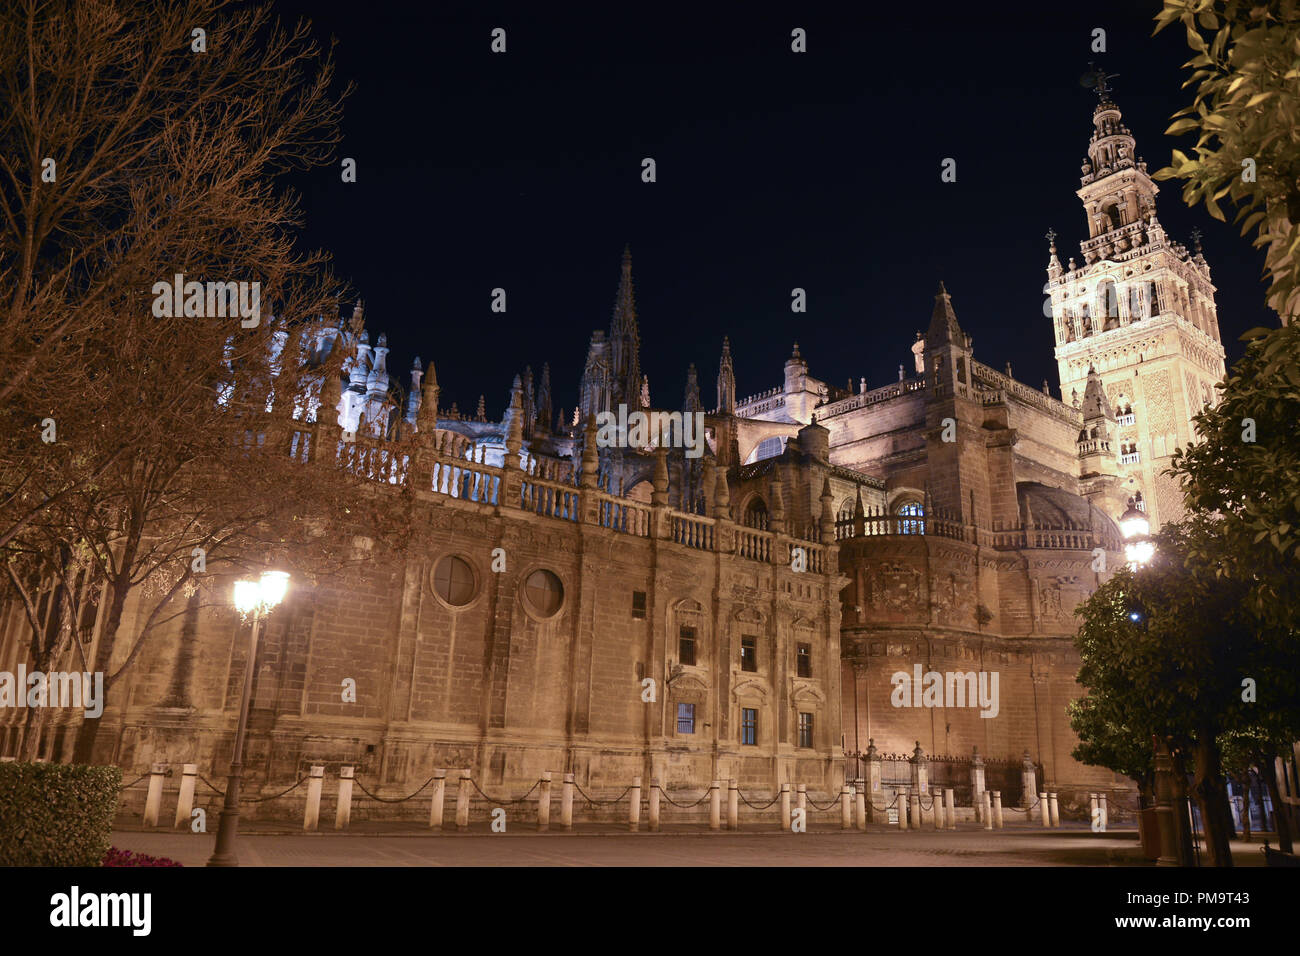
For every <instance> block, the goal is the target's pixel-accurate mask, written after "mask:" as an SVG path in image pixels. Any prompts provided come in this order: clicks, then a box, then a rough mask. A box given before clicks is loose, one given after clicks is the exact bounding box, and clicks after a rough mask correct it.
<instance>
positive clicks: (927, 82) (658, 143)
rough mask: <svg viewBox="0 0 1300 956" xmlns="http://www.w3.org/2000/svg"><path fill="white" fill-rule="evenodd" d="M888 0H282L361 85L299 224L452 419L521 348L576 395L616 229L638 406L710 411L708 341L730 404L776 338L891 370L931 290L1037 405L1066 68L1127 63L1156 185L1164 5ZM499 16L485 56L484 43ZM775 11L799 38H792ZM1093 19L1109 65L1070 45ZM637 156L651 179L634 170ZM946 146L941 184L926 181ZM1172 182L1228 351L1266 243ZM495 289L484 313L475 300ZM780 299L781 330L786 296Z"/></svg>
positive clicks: (904, 352)
mask: <svg viewBox="0 0 1300 956" xmlns="http://www.w3.org/2000/svg"><path fill="white" fill-rule="evenodd" d="M900 6H902V7H903V10H904V12H900V13H882V8H881V6H880V5H878V4H875V3H870V4H855V5H848V4H844V5H840V6H839V7H837V6H831V7H825V8H823V7H821V6H809V5H807V4H804V3H799V4H794V3H792V4H786V5H780V4H776V5H772V6H769V7H766V8H762V9H757V8H756V9H754V10H751V9H750V8H749V6H748V5H740V4H728V5H726V8H724V9H725V12H718V11H713V10H705V9H701V8H699V7H684V8H674V7H669V6H668V5H664V4H659V3H641V4H618V5H614V4H605V5H603V6H602V7H593V8H592V9H590V10H587V9H582V8H575V7H571V6H565V7H564V8H563V9H561V10H558V11H557V10H556V9H554V8H553V6H552V5H551V4H544V5H543V4H535V3H534V4H528V5H517V6H513V5H505V4H492V3H480V4H460V3H442V2H435V3H430V4H427V5H426V4H411V5H406V4H379V3H375V4H369V5H365V4H362V5H358V4H356V3H352V2H349V3H347V4H332V3H322V2H319V0H294V2H283V0H282V2H279V3H276V4H275V7H276V8H277V9H278V10H279V11H281V13H282V14H283V15H284V16H286V17H287V18H296V17H297V16H298V15H300V14H303V13H306V14H308V15H309V16H310V18H311V20H312V22H313V27H314V30H315V32H316V33H317V34H318V35H319V36H320V37H322V38H328V37H329V36H334V37H337V39H338V40H339V46H338V49H337V59H338V66H339V76H340V78H341V79H350V80H353V81H355V82H356V84H357V91H356V93H355V94H354V95H353V97H352V98H351V99H350V100H349V101H348V103H347V105H346V107H345V120H344V142H343V145H342V148H341V149H340V152H339V155H340V157H342V156H350V157H354V158H355V159H356V160H357V170H358V181H357V182H356V183H355V184H344V183H342V182H341V181H340V176H339V171H338V167H337V166H336V167H334V168H330V169H320V170H316V171H313V172H312V173H311V174H309V175H306V176H300V177H298V178H297V179H295V180H293V183H294V185H295V186H296V188H298V189H299V190H300V191H301V192H302V193H303V194H304V206H305V210H306V214H307V220H308V228H307V231H306V234H305V236H304V240H305V242H306V243H307V244H308V245H311V246H320V247H325V248H327V249H329V250H331V251H332V252H333V254H334V256H335V267H336V270H337V271H338V272H339V273H340V274H341V275H342V276H344V277H346V278H348V279H349V280H350V281H351V282H352V283H353V285H354V287H355V288H356V289H357V291H358V292H360V294H361V295H362V297H363V298H364V300H365V303H366V316H367V328H368V329H369V330H370V335H371V340H372V341H374V339H375V337H376V336H377V335H378V333H380V332H387V333H388V337H389V344H390V346H391V347H392V354H391V355H390V362H389V367H390V369H392V370H396V371H397V372H399V373H400V374H401V381H402V384H403V386H404V387H405V385H406V384H407V381H408V379H407V377H406V370H407V369H409V368H410V362H411V358H412V356H414V355H416V354H418V355H420V356H421V357H422V358H423V359H424V360H425V361H426V363H427V362H428V361H429V360H430V359H432V360H433V361H434V362H435V363H436V366H437V372H438V379H439V382H440V384H441V386H442V390H443V391H442V402H441V404H442V405H443V406H444V407H449V406H450V405H451V403H452V402H453V401H455V402H458V403H459V406H460V408H461V410H462V411H463V412H472V411H473V408H474V405H475V403H476V402H477V399H478V396H479V394H480V393H481V392H482V393H486V395H487V410H488V415H489V417H491V418H499V417H500V415H501V413H502V410H503V408H504V405H505V402H506V400H507V397H508V390H509V384H510V380H511V378H512V377H513V376H514V374H515V373H516V372H519V371H522V369H523V367H524V366H525V365H526V364H531V365H532V366H533V369H534V371H535V372H536V373H538V374H540V370H541V365H542V363H543V362H544V361H549V362H550V364H551V373H552V383H553V394H554V399H553V401H554V404H555V407H556V410H557V411H558V409H559V407H560V406H563V407H564V408H565V409H567V410H569V411H571V410H572V408H573V405H574V402H575V398H576V395H577V389H578V382H579V377H580V375H581V371H582V364H583V361H584V358H585V355H586V349H587V342H588V339H589V337H590V335H591V332H592V330H593V329H598V328H599V329H607V328H608V326H609V319H610V312H611V309H612V307H613V304H614V294H615V289H616V287H617V282H618V273H619V262H620V257H621V254H622V251H623V246H624V244H625V243H628V244H630V245H631V248H632V257H633V276H634V280H635V284H636V296H637V307H638V316H639V321H640V328H641V341H642V352H641V365H642V369H643V370H644V371H645V373H646V374H648V375H649V377H650V388H651V398H652V400H653V402H654V404H655V405H657V406H660V407H663V406H669V407H675V406H679V405H680V403H681V400H682V389H683V385H684V382H685V371H686V366H687V364H688V363H689V362H695V363H696V365H697V366H698V368H699V370H700V384H701V393H702V398H703V400H704V403H705V406H706V407H710V408H711V407H712V406H713V404H714V399H715V391H714V380H715V376H716V374H717V359H718V353H719V348H720V344H721V341H722V337H723V336H724V335H729V336H730V337H731V342H732V351H733V354H734V356H735V364H736V376H737V380H738V381H737V393H738V395H739V396H744V395H749V394H752V393H754V392H757V391H761V390H764V389H767V388H770V387H772V386H774V385H777V384H779V383H780V381H781V366H782V364H783V363H784V361H785V359H786V358H787V357H788V356H789V354H790V346H791V343H792V342H793V341H794V340H796V339H797V340H798V342H799V345H800V348H801V351H802V353H803V355H804V357H805V358H806V359H807V360H808V363H809V369H810V372H811V374H813V375H814V376H816V377H818V378H821V379H824V380H826V381H828V382H830V383H832V384H834V385H837V386H843V385H844V384H845V381H846V379H848V378H849V377H852V379H853V381H854V383H855V386H856V383H857V380H858V379H859V378H860V377H862V376H865V377H866V379H867V383H868V387H876V386H880V385H884V384H887V383H888V382H891V381H894V380H896V379H897V377H898V372H897V369H898V365H899V364H900V363H907V364H908V367H909V368H910V362H911V354H910V352H909V346H910V345H911V343H912V341H913V340H914V333H915V331H916V330H918V329H921V330H923V329H925V328H926V326H927V325H928V322H929V316H930V311H931V308H932V305H933V296H934V294H935V291H936V287H937V285H938V282H939V280H940V279H942V280H943V281H944V282H945V283H946V285H947V288H948V291H949V292H950V293H951V294H952V296H953V305H954V307H955V309H956V311H957V316H958V318H959V320H960V321H961V323H962V325H963V327H964V328H965V329H966V331H967V332H969V333H970V334H972V335H973V336H974V340H975V356H976V358H977V359H978V360H980V361H983V362H985V363H987V364H989V365H992V366H994V367H995V368H998V369H1001V368H1002V367H1003V365H1004V363H1005V362H1006V361H1008V360H1010V361H1011V362H1012V364H1013V366H1014V371H1015V375H1016V377H1017V378H1019V379H1021V380H1022V381H1027V382H1029V383H1031V384H1033V385H1039V384H1040V383H1041V382H1042V380H1043V378H1044V377H1047V378H1048V379H1049V381H1050V382H1051V386H1052V394H1053V395H1058V396H1059V391H1058V388H1057V384H1058V383H1057V377H1056V365H1055V363H1054V362H1053V361H1052V346H1053V342H1052V334H1051V323H1050V320H1048V319H1046V318H1045V317H1043V315H1042V303H1043V298H1044V296H1043V293H1042V288H1043V283H1044V281H1045V280H1046V275H1045V273H1044V269H1045V267H1046V265H1047V258H1048V252H1047V242H1046V240H1045V239H1044V233H1045V232H1046V231H1047V229H1048V227H1053V228H1055V229H1056V231H1057V233H1058V234H1059V236H1058V239H1057V244H1058V249H1059V254H1060V257H1061V260H1062V263H1064V262H1065V261H1066V259H1067V257H1068V256H1071V255H1074V256H1076V257H1077V256H1078V243H1079V240H1080V239H1082V238H1084V237H1085V236H1086V235H1087V230H1086V224H1085V221H1084V216H1083V209H1082V205H1081V204H1080V203H1079V200H1078V198H1077V197H1076V196H1075V195H1074V192H1075V190H1076V189H1078V187H1079V164H1080V161H1081V160H1082V159H1083V158H1084V156H1085V155H1086V150H1087V145H1088V138H1089V136H1090V134H1091V129H1092V127H1091V118H1092V110H1093V106H1094V104H1095V102H1096V96H1095V94H1094V93H1093V92H1091V91H1090V90H1088V89H1085V88H1084V87H1083V86H1082V85H1081V84H1080V77H1081V75H1082V74H1084V73H1085V72H1087V70H1088V63H1089V60H1096V61H1097V62H1098V65H1099V66H1101V67H1103V68H1104V69H1106V70H1107V71H1108V72H1111V73H1115V74H1118V77H1117V78H1115V79H1114V80H1112V81H1111V82H1112V86H1113V88H1114V90H1115V94H1114V95H1115V99H1116V102H1117V103H1118V105H1119V106H1120V108H1121V110H1122V111H1123V114H1124V121H1125V122H1126V124H1127V125H1128V126H1129V128H1130V129H1131V130H1132V131H1133V134H1134V136H1135V137H1136V138H1137V144H1138V150H1137V151H1138V153H1139V155H1141V156H1142V157H1143V158H1144V159H1145V160H1146V161H1147V164H1148V169H1149V171H1151V172H1154V171H1155V170H1156V169H1158V168H1160V167H1161V166H1163V165H1165V164H1167V163H1168V161H1169V154H1170V149H1171V148H1173V147H1175V146H1177V147H1180V148H1183V149H1184V150H1189V149H1190V147H1191V145H1192V143H1194V140H1193V139H1192V138H1190V137H1181V138H1179V139H1178V140H1175V139H1172V138H1169V137H1165V136H1163V131H1164V129H1165V128H1166V127H1167V126H1168V125H1169V121H1170V120H1169V117H1170V116H1171V114H1173V113H1174V112H1175V111H1176V110H1178V109H1180V108H1181V107H1182V106H1183V105H1185V104H1186V103H1188V102H1190V98H1191V93H1190V91H1184V90H1182V89H1181V86H1182V83H1183V80H1184V79H1185V76H1186V71H1185V70H1182V69H1181V64H1182V63H1183V62H1184V61H1185V60H1186V59H1188V58H1189V56H1190V55H1191V54H1190V53H1189V52H1188V50H1187V47H1186V41H1185V35H1184V33H1183V31H1182V28H1181V27H1174V28H1170V29H1168V30H1166V31H1164V32H1162V33H1161V34H1160V35H1159V36H1158V37H1154V38H1153V37H1151V35H1150V34H1151V29H1152V21H1151V16H1152V15H1153V14H1154V12H1155V11H1156V10H1158V9H1159V7H1160V4H1159V3H1158V2H1150V3H1147V2H1138V0H1126V2H1117V3H1089V4H1087V5H1084V4H1063V3H1062V4H1035V5H1033V6H1034V8H1035V12H1033V13H1030V14H1022V13H1019V12H1007V11H1006V10H1005V9H1004V10H1003V12H1001V13H998V12H990V13H983V12H976V11H975V10H974V9H973V5H972V4H969V3H932V4H924V3H916V4H910V5H900ZM840 7H842V8H840ZM988 7H989V9H991V10H996V9H997V5H992V4H990V5H988ZM884 17H894V18H895V19H883V18H884ZM497 26H500V27H503V28H504V29H505V30H506V32H507V53H506V54H504V55H494V54H493V53H491V52H490V49H489V45H490V39H491V38H490V32H491V30H492V28H493V27H497ZM794 27H803V28H804V29H805V30H807V34H808V52H807V53H805V54H795V53H792V52H791V50H790V43H791V37H790V31H791V30H792V29H793V28H794ZM1096 27H1101V28H1103V29H1105V30H1106V31H1107V37H1106V39H1107V52H1106V53H1104V54H1094V53H1092V52H1091V51H1090V49H1089V47H1090V44H1091V42H1092V30H1093V29H1094V28H1096ZM646 156H650V157H653V158H654V159H655V160H656V163H657V167H658V169H657V174H658V181H657V182H656V183H652V184H647V183H643V182H642V181H641V160H642V158H643V157H646ZM945 157H952V158H954V159H956V161H957V181H956V182H955V183H943V182H941V181H940V164H941V162H942V160H943V159H944V158H945ZM1180 193H1181V185H1180V184H1178V183H1164V184H1161V193H1160V197H1159V200H1158V204H1157V206H1158V208H1157V211H1158V215H1159V217H1160V219H1161V221H1162V222H1163V223H1164V225H1165V228H1166V230H1167V231H1168V232H1169V233H1170V235H1171V237H1172V238H1174V239H1176V240H1178V241H1182V242H1184V243H1187V244H1188V245H1190V237H1189V232H1190V230H1191V229H1192V228H1193V227H1200V228H1201V229H1202V230H1203V232H1204V240H1203V242H1204V248H1205V254H1206V257H1207V259H1208V260H1209V263H1210V266H1211V275H1212V277H1213V279H1214V281H1215V283H1216V285H1217V287H1218V293H1217V302H1218V308H1219V318H1220V324H1221V331H1222V336H1223V340H1224V346H1225V348H1226V349H1227V352H1228V360H1229V363H1231V361H1232V360H1233V359H1234V358H1235V357H1236V356H1238V355H1239V354H1240V352H1241V345H1240V343H1238V342H1237V341H1236V339H1237V337H1238V336H1239V335H1240V334H1241V332H1243V331H1244V330H1246V329H1247V328H1250V327H1251V326H1254V325H1262V324H1276V318H1275V317H1274V316H1273V315H1272V313H1271V312H1269V311H1268V310H1267V309H1266V308H1265V306H1264V304H1263V298H1264V296H1263V286H1262V284H1261V283H1260V282H1259V275H1260V269H1261V267H1262V262H1263V253H1262V252H1256V251H1255V250H1253V249H1251V248H1250V246H1249V243H1248V241H1247V240H1246V239H1243V238H1241V237H1239V236H1238V229H1237V227H1236V226H1233V225H1232V224H1230V223H1229V224H1223V223H1219V222H1216V221H1214V220H1212V219H1211V218H1210V217H1209V215H1208V214H1207V213H1205V212H1204V211H1203V210H1199V209H1198V210H1196V211H1192V210H1189V209H1187V208H1186V206H1184V204H1183V203H1182V199H1181V194H1180ZM498 286H499V287H502V288H504V289H505V290H506V293H507V297H508V311H507V312H506V313H505V314H504V315H501V314H496V313H493V312H491V311H490V293H491V290H492V289H493V288H494V287H498ZM796 286H800V287H803V288H804V289H805V290H806V291H807V296H808V311H807V313H806V314H804V315H797V314H794V313H792V312H791V311H790V292H791V289H792V288H794V287H796Z"/></svg>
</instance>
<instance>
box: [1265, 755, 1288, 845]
mask: <svg viewBox="0 0 1300 956" xmlns="http://www.w3.org/2000/svg"><path fill="white" fill-rule="evenodd" d="M1259 772H1260V775H1261V776H1262V777H1263V778H1264V785H1265V786H1266V787H1268V796H1269V799H1270V800H1272V801H1273V819H1274V820H1276V821H1277V846H1278V849H1279V850H1284V851H1285V852H1287V853H1294V852H1295V850H1294V849H1293V848H1292V844H1291V820H1290V819H1289V817H1288V814H1287V810H1288V807H1287V805H1286V804H1285V803H1283V802H1282V794H1281V792H1280V790H1279V788H1278V785H1277V769H1276V768H1275V767H1274V766H1273V758H1272V757H1265V758H1264V759H1262V760H1261V761H1260V762H1259Z"/></svg>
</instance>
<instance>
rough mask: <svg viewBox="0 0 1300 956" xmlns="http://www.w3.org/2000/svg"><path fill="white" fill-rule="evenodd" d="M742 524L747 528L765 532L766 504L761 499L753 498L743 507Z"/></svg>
mask: <svg viewBox="0 0 1300 956" xmlns="http://www.w3.org/2000/svg"><path fill="white" fill-rule="evenodd" d="M744 522H745V527H747V528H754V529H756V530H758V531H766V530H767V504H766V503H764V501H763V499H762V498H755V499H754V500H753V501H751V502H750V503H749V504H747V505H746V506H745V515H744Z"/></svg>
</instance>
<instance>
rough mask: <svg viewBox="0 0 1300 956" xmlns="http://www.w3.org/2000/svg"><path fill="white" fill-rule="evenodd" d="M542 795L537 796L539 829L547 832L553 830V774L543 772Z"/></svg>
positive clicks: (546, 771) (547, 771)
mask: <svg viewBox="0 0 1300 956" xmlns="http://www.w3.org/2000/svg"><path fill="white" fill-rule="evenodd" d="M540 789H541V791H542V792H541V793H540V794H538V796H537V829H538V830H539V831H546V830H549V829H550V828H551V772H550V771H549V770H543V771H542V783H541V787H540Z"/></svg>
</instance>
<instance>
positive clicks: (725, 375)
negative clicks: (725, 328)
mask: <svg viewBox="0 0 1300 956" xmlns="http://www.w3.org/2000/svg"><path fill="white" fill-rule="evenodd" d="M735 411H736V370H735V369H734V368H733V367H732V364H731V340H730V339H729V338H727V337H726V336H725V335H724V336H723V337H722V357H721V358H720V359H718V412H719V413H720V414H723V415H730V414H733V413H734V412H735Z"/></svg>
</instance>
